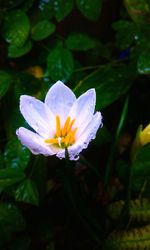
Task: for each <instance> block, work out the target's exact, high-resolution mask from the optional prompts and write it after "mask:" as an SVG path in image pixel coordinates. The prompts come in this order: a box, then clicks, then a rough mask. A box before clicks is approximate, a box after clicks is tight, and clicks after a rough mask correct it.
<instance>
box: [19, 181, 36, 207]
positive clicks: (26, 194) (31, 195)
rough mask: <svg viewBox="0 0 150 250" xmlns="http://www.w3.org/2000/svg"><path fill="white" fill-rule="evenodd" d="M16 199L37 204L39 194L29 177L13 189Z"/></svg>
mask: <svg viewBox="0 0 150 250" xmlns="http://www.w3.org/2000/svg"><path fill="white" fill-rule="evenodd" d="M14 196H15V199H16V201H23V202H25V203H30V204H33V205H38V204H39V195H38V191H37V188H36V186H35V184H34V182H33V181H32V180H30V179H26V180H25V181H23V182H22V183H21V184H20V185H19V186H18V187H17V188H16V190H15V193H14Z"/></svg>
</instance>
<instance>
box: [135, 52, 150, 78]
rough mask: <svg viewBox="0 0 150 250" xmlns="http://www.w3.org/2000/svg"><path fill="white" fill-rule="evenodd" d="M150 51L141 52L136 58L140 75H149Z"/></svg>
mask: <svg viewBox="0 0 150 250" xmlns="http://www.w3.org/2000/svg"><path fill="white" fill-rule="evenodd" d="M149 54H150V49H146V50H145V51H143V52H142V53H141V54H140V56H139V58H138V64H137V68H138V72H139V73H140V74H150V57H149Z"/></svg>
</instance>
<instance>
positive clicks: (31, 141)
mask: <svg viewBox="0 0 150 250" xmlns="http://www.w3.org/2000/svg"><path fill="white" fill-rule="evenodd" d="M16 134H17V136H18V138H19V140H20V141H21V143H22V144H23V145H24V146H26V147H27V148H29V149H30V151H31V152H32V153H33V154H35V155H37V154H43V155H45V156H48V155H54V154H55V153H54V152H53V151H52V150H51V148H50V147H49V146H47V145H46V144H45V143H44V140H43V138H41V137H40V136H39V135H38V134H36V133H34V132H32V131H30V130H28V129H26V128H23V127H21V128H19V129H17V131H16Z"/></svg>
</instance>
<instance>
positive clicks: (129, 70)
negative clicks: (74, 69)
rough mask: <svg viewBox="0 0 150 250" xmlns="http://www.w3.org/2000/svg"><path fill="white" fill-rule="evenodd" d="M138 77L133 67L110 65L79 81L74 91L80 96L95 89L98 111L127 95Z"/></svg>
mask: <svg viewBox="0 0 150 250" xmlns="http://www.w3.org/2000/svg"><path fill="white" fill-rule="evenodd" d="M136 76H137V72H136V69H135V68H134V67H132V66H131V65H129V66H128V65H123V66H118V67H114V68H113V67H112V66H110V65H109V64H108V65H106V66H104V67H101V68H100V69H98V70H96V71H95V72H93V73H91V74H90V75H89V76H86V77H85V78H84V79H83V80H81V81H79V83H78V84H77V86H76V87H75V89H74V91H75V92H76V93H77V94H78V95H80V94H82V93H84V92H85V91H87V90H88V89H90V88H95V89H96V95H97V109H103V108H105V107H107V106H108V105H110V104H111V103H113V102H114V101H116V100H117V99H119V98H120V97H121V96H122V95H123V94H125V93H126V92H127V91H128V90H129V88H130V87H131V85H132V83H133V80H134V79H135V78H136Z"/></svg>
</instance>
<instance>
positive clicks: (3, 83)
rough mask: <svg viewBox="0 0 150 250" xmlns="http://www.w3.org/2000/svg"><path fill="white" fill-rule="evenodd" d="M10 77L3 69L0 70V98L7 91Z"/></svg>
mask: <svg viewBox="0 0 150 250" xmlns="http://www.w3.org/2000/svg"><path fill="white" fill-rule="evenodd" d="M11 82H12V77H11V75H10V74H8V73H7V72H5V71H2V70H0V99H1V98H2V97H3V96H4V95H5V94H6V93H7V91H8V89H9V87H10V84H11Z"/></svg>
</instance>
